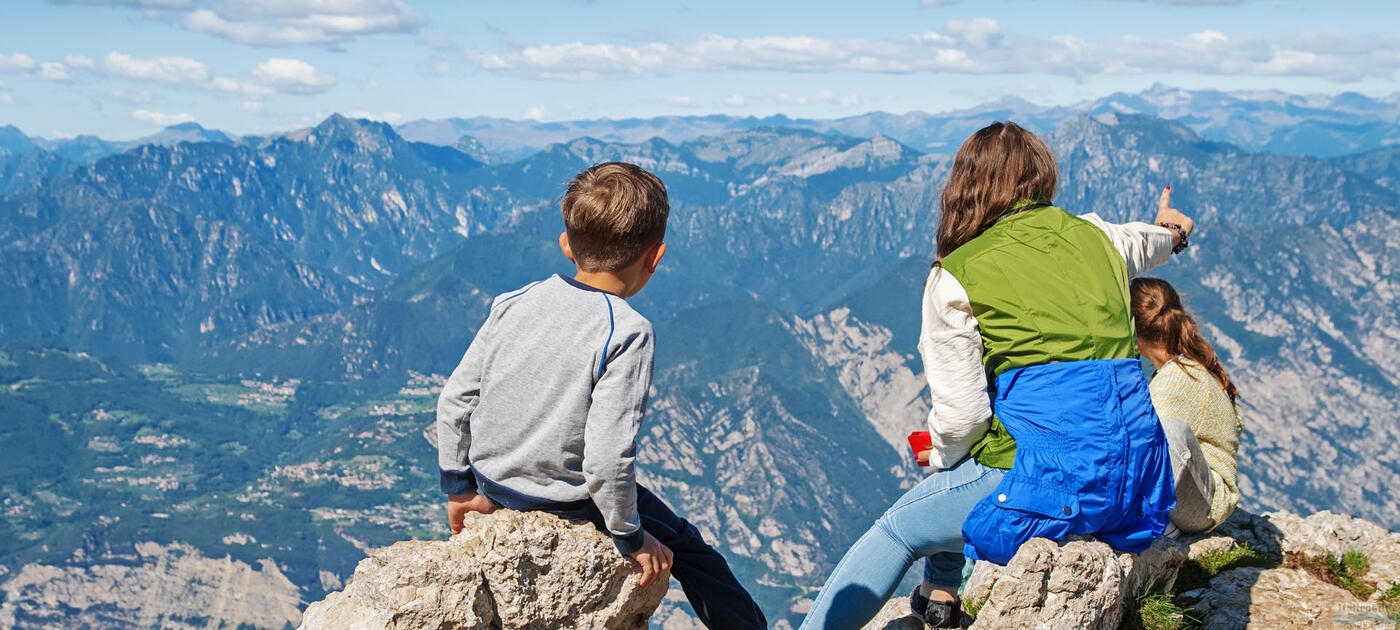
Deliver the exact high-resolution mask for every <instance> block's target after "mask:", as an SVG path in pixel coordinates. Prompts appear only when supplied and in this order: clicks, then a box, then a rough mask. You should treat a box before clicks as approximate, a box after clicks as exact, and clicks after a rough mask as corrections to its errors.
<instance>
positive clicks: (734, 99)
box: [724, 94, 748, 107]
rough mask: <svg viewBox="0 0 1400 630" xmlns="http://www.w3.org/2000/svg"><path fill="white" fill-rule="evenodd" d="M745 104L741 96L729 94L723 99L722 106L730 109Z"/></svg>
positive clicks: (745, 101)
mask: <svg viewBox="0 0 1400 630" xmlns="http://www.w3.org/2000/svg"><path fill="white" fill-rule="evenodd" d="M747 102H748V101H747V100H746V99H745V98H744V95H743V94H730V95H729V96H726V97H724V104H725V105H728V106H730V107H743V106H744V104H745V103H747Z"/></svg>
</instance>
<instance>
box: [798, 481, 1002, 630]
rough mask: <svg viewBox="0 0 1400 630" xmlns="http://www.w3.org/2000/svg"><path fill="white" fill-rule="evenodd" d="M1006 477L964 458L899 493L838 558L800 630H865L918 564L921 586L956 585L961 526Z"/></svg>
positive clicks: (960, 559) (960, 564)
mask: <svg viewBox="0 0 1400 630" xmlns="http://www.w3.org/2000/svg"><path fill="white" fill-rule="evenodd" d="M1005 475H1006V471H1004V470H1001V469H998V468H988V467H986V466H983V465H982V464H979V463H977V462H976V461H975V460H973V459H972V458H970V457H969V458H966V459H964V460H962V461H961V462H959V463H958V464H957V465H956V466H954V467H952V468H949V469H948V470H944V471H940V472H937V473H934V474H933V475H930V476H929V477H928V478H927V479H924V480H923V482H921V483H919V485H917V486H914V488H913V489H911V490H910V491H908V492H906V493H904V496H902V497H900V498H899V500H898V501H895V503H894V505H892V506H890V509H888V510H886V511H885V514H884V515H883V516H881V517H880V518H879V519H878V520H876V521H875V524H874V525H873V526H871V528H870V529H869V530H867V531H866V532H865V534H864V535H863V536H861V537H860V540H857V541H856V544H855V545H852V546H851V549H850V551H847V552H846V555H845V556H844V557H842V558H841V562H840V563H838V564H837V565H836V570H835V571H832V573H831V577H829V578H827V579H826V584H825V585H823V586H822V590H821V592H820V593H818V594H817V601H816V602H813V604H812V610H811V612H809V613H807V618H806V619H805V620H803V621H802V628H804V629H807V628H812V629H819V630H839V629H844V628H850V629H852V630H855V629H858V628H860V627H861V626H864V625H865V624H866V623H867V622H869V621H870V619H871V618H873V617H874V616H875V613H877V612H879V611H880V608H881V607H882V606H884V605H885V602H887V601H889V599H890V597H891V596H892V595H894V589H895V588H896V587H898V586H899V581H900V580H901V579H903V578H904V573H905V572H907V571H908V570H909V567H910V565H912V564H914V561H915V560H918V559H919V558H928V565H927V567H926V568H925V572H924V579H926V580H928V581H929V582H931V583H933V584H934V585H936V586H952V587H957V586H959V585H961V584H962V580H963V564H964V558H963V539H962V525H963V520H965V519H966V518H967V515H968V513H970V512H971V511H972V506H974V505H976V504H977V502H978V501H980V500H981V499H982V497H985V496H987V495H989V494H991V493H992V492H993V491H994V490H995V489H996V487H997V484H998V483H1000V482H1001V478H1002V477H1003V476H1005Z"/></svg>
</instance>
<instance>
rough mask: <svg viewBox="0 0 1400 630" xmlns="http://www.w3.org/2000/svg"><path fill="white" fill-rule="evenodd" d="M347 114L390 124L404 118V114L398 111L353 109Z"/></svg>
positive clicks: (350, 116)
mask: <svg viewBox="0 0 1400 630" xmlns="http://www.w3.org/2000/svg"><path fill="white" fill-rule="evenodd" d="M345 115H346V116H347V117H349V118H365V119H369V120H378V121H381V122H386V123H389V124H393V123H396V122H399V121H400V120H403V114H400V113H398V112H381V113H374V112H371V111H368V110H363V109H352V110H350V111H348V112H345Z"/></svg>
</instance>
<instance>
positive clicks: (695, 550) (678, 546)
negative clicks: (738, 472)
mask: <svg viewBox="0 0 1400 630" xmlns="http://www.w3.org/2000/svg"><path fill="white" fill-rule="evenodd" d="M487 486H488V487H486V488H483V490H486V491H487V494H488V496H487V498H489V499H491V502H492V503H497V504H498V505H500V506H501V507H506V508H510V509H515V510H538V511H541V512H548V513H550V514H553V515H555V516H558V517H561V518H566V519H570V520H575V521H588V522H590V523H593V525H594V526H595V527H597V528H598V530H599V531H602V532H604V533H606V532H607V531H608V529H607V527H606V526H605V525H604V524H603V514H602V513H601V512H599V511H598V507H597V506H595V505H593V502H592V501H574V502H572V503H553V504H551V503H548V502H541V503H534V504H532V505H512V503H517V502H516V501H512V500H511V499H512V498H515V497H506V496H500V495H501V494H514V493H509V492H506V493H500V492H490V490H491V489H492V487H494V486H495V484H487ZM490 495H496V496H490ZM517 496H518V495H517ZM498 497H499V498H498ZM502 499H504V500H502ZM637 512H638V513H639V514H640V515H641V517H642V529H644V530H646V532H647V533H648V534H651V535H652V537H653V538H655V539H656V540H657V541H658V542H660V543H661V544H663V545H666V548H667V549H670V550H671V553H672V554H674V559H673V561H672V564H671V577H673V578H676V581H677V582H680V584H681V590H683V591H685V597H686V599H688V600H690V606H691V607H692V608H694V609H695V614H696V616H698V617H700V621H701V623H704V624H705V627H706V628H712V629H715V630H731V629H735V630H744V629H750V628H752V629H757V630H767V628H768V620H767V618H765V617H764V616H763V611H762V610H759V608H758V604H756V603H754V601H753V597H751V596H749V592H748V591H746V590H744V587H743V585H741V584H739V579H738V578H736V577H734V572H733V571H730V570H729V563H728V562H725V560H724V556H722V555H720V553H719V552H718V551H715V549H714V548H713V547H711V546H710V545H709V543H707V542H705V538H704V537H703V536H701V535H700V531H699V530H697V529H695V526H694V525H691V524H690V523H689V522H688V521H686V520H685V519H683V518H681V517H679V516H676V513H675V512H672V511H671V508H670V507H667V506H666V503H665V502H663V501H662V500H661V499H659V498H657V496H656V495H655V494H652V493H651V491H650V490H647V489H646V488H643V487H642V486H641V484H637Z"/></svg>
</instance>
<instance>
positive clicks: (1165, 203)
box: [1157, 186, 1172, 211]
mask: <svg viewBox="0 0 1400 630" xmlns="http://www.w3.org/2000/svg"><path fill="white" fill-rule="evenodd" d="M1171 207H1172V187H1171V186H1167V187H1166V188H1163V189H1162V196H1161V198H1159V199H1158V200H1157V210H1158V211H1161V210H1167V209H1169V208H1171Z"/></svg>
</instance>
